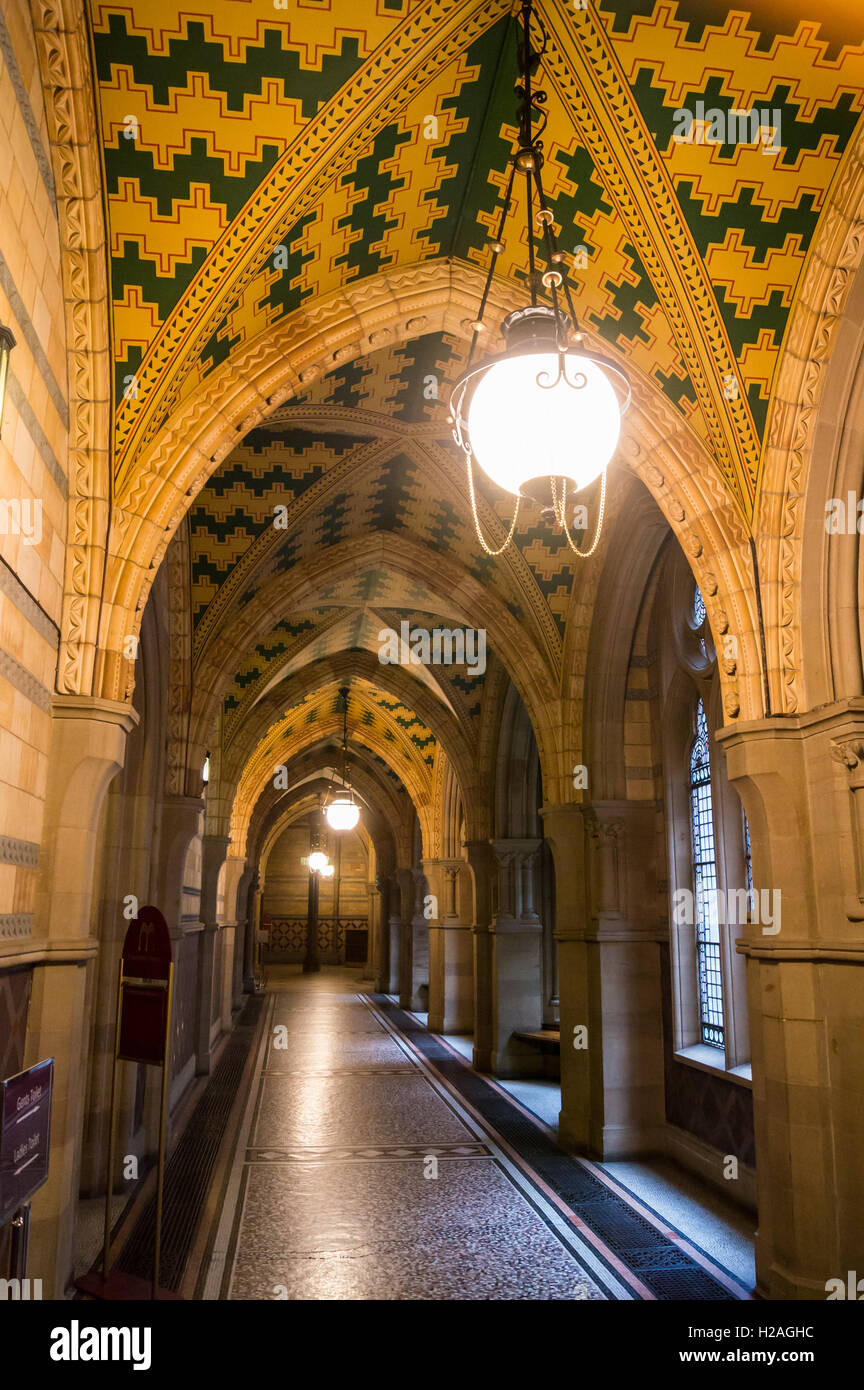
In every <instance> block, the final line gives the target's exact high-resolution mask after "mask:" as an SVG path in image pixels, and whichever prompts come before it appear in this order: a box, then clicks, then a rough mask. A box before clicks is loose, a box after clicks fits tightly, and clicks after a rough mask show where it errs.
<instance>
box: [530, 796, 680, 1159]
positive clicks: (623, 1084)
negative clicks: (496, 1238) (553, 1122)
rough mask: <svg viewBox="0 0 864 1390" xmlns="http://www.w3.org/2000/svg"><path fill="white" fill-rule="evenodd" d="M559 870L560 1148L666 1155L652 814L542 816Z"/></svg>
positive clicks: (617, 807)
mask: <svg viewBox="0 0 864 1390" xmlns="http://www.w3.org/2000/svg"><path fill="white" fill-rule="evenodd" d="M541 814H542V816H543V825H544V831H545V834H546V837H547V839H548V841H549V844H550V846H551V848H552V853H553V856H554V861H555V888H556V916H557V923H556V939H557V942H558V977H559V996H560V1005H561V1115H560V1122H559V1132H560V1135H561V1138H562V1139H563V1140H564V1141H565V1142H566V1143H568V1144H571V1145H573V1147H574V1148H578V1149H581V1150H583V1151H589V1152H591V1153H595V1154H598V1155H600V1156H602V1157H603V1158H607V1159H613V1158H624V1157H627V1156H629V1155H633V1154H639V1153H650V1152H655V1151H657V1149H658V1148H662V1127H663V1123H664V1092H663V1026H662V1016H661V998H662V995H661V979H660V951H659V943H660V940H661V937H662V931H661V929H660V928H659V927H658V922H657V913H656V907H657V885H656V883H655V882H654V880H653V870H652V868H651V866H652V865H653V863H654V856H653V853H652V836H653V832H654V808H653V806H652V805H648V804H646V803H644V802H627V801H603V802H600V801H596V802H593V803H591V804H585V803H582V804H580V805H577V804H575V803H574V804H569V805H564V806H547V807H544V808H543V811H542V813H541Z"/></svg>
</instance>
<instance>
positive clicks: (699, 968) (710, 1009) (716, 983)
mask: <svg viewBox="0 0 864 1390" xmlns="http://www.w3.org/2000/svg"><path fill="white" fill-rule="evenodd" d="M690 834H691V844H692V850H693V889H694V894H693V896H694V904H695V918H696V923H695V926H696V972H697V981H698V986H699V1020H700V1028H701V1036H702V1041H703V1043H708V1044H709V1045H710V1046H711V1047H722V1046H723V983H722V978H721V974H720V926H719V922H718V919H717V862H716V857H715V850H714V814H713V805H712V797H711V757H710V750H709V744H708V721H707V720H706V718H705V706H704V704H703V702H702V701H701V700H700V701H699V703H698V705H697V706H696V738H695V740H694V743H693V749H692V752H691V754H690Z"/></svg>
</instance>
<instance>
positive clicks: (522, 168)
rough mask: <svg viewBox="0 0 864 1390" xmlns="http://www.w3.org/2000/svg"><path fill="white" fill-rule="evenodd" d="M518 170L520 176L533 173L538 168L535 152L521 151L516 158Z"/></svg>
mask: <svg viewBox="0 0 864 1390" xmlns="http://www.w3.org/2000/svg"><path fill="white" fill-rule="evenodd" d="M516 168H517V169H518V170H519V173H520V174H530V173H533V171H534V169H535V168H536V163H535V159H534V152H533V150H520V151H519V153H518V154H517V156H516Z"/></svg>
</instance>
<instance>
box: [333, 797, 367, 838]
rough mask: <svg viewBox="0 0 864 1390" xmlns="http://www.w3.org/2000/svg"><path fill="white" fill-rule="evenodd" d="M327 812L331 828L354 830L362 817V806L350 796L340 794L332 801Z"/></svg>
mask: <svg viewBox="0 0 864 1390" xmlns="http://www.w3.org/2000/svg"><path fill="white" fill-rule="evenodd" d="M325 814H326V816H327V823H328V825H329V826H330V828H331V830H353V829H354V827H355V825H356V824H357V822H358V820H359V819H360V807H359V806H358V805H357V803H356V801H354V800H353V799H352V798H351V797H350V796H346V795H344V794H340V795H339V796H336V797H334V799H333V800H332V801H331V802H330V805H329V806H328V807H327V810H326V813H325Z"/></svg>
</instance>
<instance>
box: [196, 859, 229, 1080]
mask: <svg viewBox="0 0 864 1390" xmlns="http://www.w3.org/2000/svg"><path fill="white" fill-rule="evenodd" d="M230 843H231V839H230V836H228V835H204V836H203V837H202V864H201V920H202V922H203V923H204V930H203V931H202V932H201V934H200V936H199V938H198V940H199V955H198V999H197V1007H198V1018H197V1025H196V1030H195V1033H196V1041H195V1052H196V1071H197V1073H198V1075H199V1076H206V1075H207V1074H208V1073H209V1071H210V1061H211V1037H212V1034H213V1003H214V995H213V991H214V989H218V988H219V984H220V980H221V968H220V967H221V961H220V960H219V959H218V958H217V954H216V949H217V937H218V935H219V923H218V920H217V911H216V902H217V885H218V882H219V871H220V869H221V868H222V864H223V861H224V859H225V852H226V850H227V849H228V846H229V844H230Z"/></svg>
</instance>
